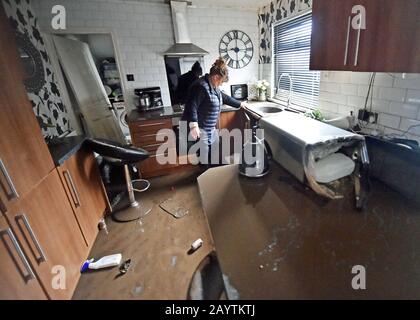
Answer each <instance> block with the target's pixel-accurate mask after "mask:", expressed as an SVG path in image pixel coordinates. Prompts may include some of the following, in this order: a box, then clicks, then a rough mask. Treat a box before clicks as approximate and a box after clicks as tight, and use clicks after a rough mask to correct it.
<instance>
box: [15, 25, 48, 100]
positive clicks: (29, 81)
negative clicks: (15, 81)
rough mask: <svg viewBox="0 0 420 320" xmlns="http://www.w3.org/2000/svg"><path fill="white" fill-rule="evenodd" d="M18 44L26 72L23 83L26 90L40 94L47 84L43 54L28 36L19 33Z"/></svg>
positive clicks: (17, 35)
mask: <svg viewBox="0 0 420 320" xmlns="http://www.w3.org/2000/svg"><path fill="white" fill-rule="evenodd" d="M16 43H17V46H18V51H19V56H20V60H21V62H22V68H23V72H24V79H23V82H24V84H25V87H26V90H27V91H28V92H32V93H38V92H39V90H41V88H42V87H43V86H44V84H45V73H44V64H43V62H42V57H41V53H40V52H39V51H38V49H37V48H35V46H34V45H33V44H32V42H31V40H30V39H29V38H28V36H27V35H26V34H23V33H20V32H17V33H16Z"/></svg>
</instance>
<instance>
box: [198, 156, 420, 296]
mask: <svg viewBox="0 0 420 320" xmlns="http://www.w3.org/2000/svg"><path fill="white" fill-rule="evenodd" d="M198 182H199V188H200V194H201V198H202V203H203V206H204V211H205V213H206V216H207V218H208V222H209V225H210V229H211V232H212V236H213V239H214V243H215V247H216V252H217V256H218V258H219V262H220V265H221V269H222V272H223V274H224V279H225V284H226V286H227V289H228V295H229V296H230V297H231V298H239V299H391V298H397V299H403V298H408V299H419V298H420V211H419V209H418V208H417V207H416V206H414V205H413V204H412V203H411V202H409V201H407V200H406V199H404V198H403V197H402V196H400V195H399V194H398V193H396V192H394V191H392V190H391V189H389V188H387V187H386V186H385V185H383V184H382V183H380V182H378V181H376V180H374V181H372V182H373V185H372V191H371V194H370V198H369V199H370V200H369V203H368V208H367V209H366V211H364V212H359V211H357V210H356V209H354V201H353V195H352V193H351V192H352V191H351V189H349V188H350V187H348V189H349V190H348V194H349V196H348V197H346V198H345V199H342V200H335V201H327V200H324V199H322V198H320V197H319V196H317V195H316V194H315V193H314V192H313V191H311V190H310V189H309V188H306V187H305V186H304V185H303V184H301V183H300V182H298V181H297V180H296V179H295V178H293V177H292V176H291V175H290V174H288V173H287V172H286V171H285V170H283V169H282V168H281V167H280V166H278V165H277V164H275V163H271V171H270V173H269V174H268V175H267V176H266V177H264V178H261V179H256V180H250V179H247V178H244V177H240V176H239V175H238V172H237V167H236V166H224V167H219V168H214V169H210V170H208V171H207V172H206V173H204V174H203V175H201V176H200V177H199V178H198ZM356 265H362V266H364V267H365V268H366V290H354V289H353V288H352V285H351V283H352V279H353V277H354V276H355V275H354V274H352V273H351V271H352V267H353V266H356Z"/></svg>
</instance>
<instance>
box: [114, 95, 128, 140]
mask: <svg viewBox="0 0 420 320" xmlns="http://www.w3.org/2000/svg"><path fill="white" fill-rule="evenodd" d="M112 107H113V108H114V112H115V116H116V117H117V120H118V124H119V125H120V127H121V130H122V132H123V134H124V136H125V138H126V140H130V129H129V127H128V123H127V119H126V118H127V111H126V109H125V104H124V102H114V103H113V104H112Z"/></svg>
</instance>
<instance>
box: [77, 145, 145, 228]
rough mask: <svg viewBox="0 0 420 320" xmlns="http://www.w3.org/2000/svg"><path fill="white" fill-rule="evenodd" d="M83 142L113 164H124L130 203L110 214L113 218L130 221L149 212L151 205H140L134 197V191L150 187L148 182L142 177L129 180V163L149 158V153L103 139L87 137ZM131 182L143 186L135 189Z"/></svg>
mask: <svg viewBox="0 0 420 320" xmlns="http://www.w3.org/2000/svg"><path fill="white" fill-rule="evenodd" d="M85 143H86V145H87V146H88V147H89V148H90V149H91V150H92V151H93V152H96V153H98V154H100V155H101V156H103V157H104V158H107V159H108V160H110V162H112V163H113V164H117V165H123V166H124V175H125V182H126V185H127V192H128V199H129V202H130V204H129V207H128V208H125V209H124V210H122V211H121V210H120V211H116V212H113V215H112V216H113V218H114V220H116V221H119V222H130V221H134V220H138V219H140V218H142V217H144V216H145V215H147V214H149V213H150V212H151V210H152V208H151V206H149V205H147V206H141V205H140V202H139V200H138V199H136V197H135V194H134V192H135V191H137V192H143V191H146V190H147V189H148V188H149V187H150V182H149V181H147V180H144V179H137V180H131V176H130V169H129V165H133V164H135V163H138V162H141V161H143V160H146V159H147V158H149V153H148V152H147V151H146V150H143V149H141V148H135V147H132V146H128V145H123V144H121V143H118V142H114V141H109V140H105V139H92V138H88V139H86V142H85ZM133 183H136V184H139V183H143V184H144V186H143V187H142V188H141V189H137V188H135V187H134V186H133Z"/></svg>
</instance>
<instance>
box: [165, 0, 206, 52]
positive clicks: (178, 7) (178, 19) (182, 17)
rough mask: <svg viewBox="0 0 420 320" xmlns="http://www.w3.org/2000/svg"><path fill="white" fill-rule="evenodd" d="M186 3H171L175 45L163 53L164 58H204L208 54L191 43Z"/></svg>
mask: <svg viewBox="0 0 420 320" xmlns="http://www.w3.org/2000/svg"><path fill="white" fill-rule="evenodd" d="M187 7H188V3H187V2H186V1H171V12H172V22H173V25H174V33H175V44H174V45H173V46H172V47H170V48H169V49H168V50H167V51H166V52H165V53H164V55H165V56H175V57H177V56H204V55H206V54H208V52H207V51H206V50H204V49H201V48H200V47H198V46H196V45H195V44H193V43H191V38H190V34H189V31H188V19H187Z"/></svg>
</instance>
